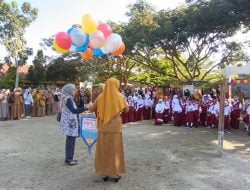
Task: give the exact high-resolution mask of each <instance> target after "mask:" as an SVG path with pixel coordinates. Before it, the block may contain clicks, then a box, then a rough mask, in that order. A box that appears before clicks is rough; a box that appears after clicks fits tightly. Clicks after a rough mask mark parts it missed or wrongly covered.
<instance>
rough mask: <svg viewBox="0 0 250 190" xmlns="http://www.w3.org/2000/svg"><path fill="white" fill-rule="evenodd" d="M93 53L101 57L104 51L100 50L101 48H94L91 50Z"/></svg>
mask: <svg viewBox="0 0 250 190" xmlns="http://www.w3.org/2000/svg"><path fill="white" fill-rule="evenodd" d="M93 54H94V55H95V56H96V57H102V56H104V55H105V53H104V52H103V51H102V50H101V49H94V50H93Z"/></svg>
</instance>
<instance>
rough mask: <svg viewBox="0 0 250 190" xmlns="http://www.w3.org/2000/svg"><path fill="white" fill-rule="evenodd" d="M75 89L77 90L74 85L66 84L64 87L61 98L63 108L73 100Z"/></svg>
mask: <svg viewBox="0 0 250 190" xmlns="http://www.w3.org/2000/svg"><path fill="white" fill-rule="evenodd" d="M74 89H75V85H74V84H66V85H64V86H63V87H62V97H61V102H60V107H61V108H62V106H65V105H66V103H67V99H68V98H71V99H73V95H74Z"/></svg>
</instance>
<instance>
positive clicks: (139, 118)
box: [136, 108, 143, 121]
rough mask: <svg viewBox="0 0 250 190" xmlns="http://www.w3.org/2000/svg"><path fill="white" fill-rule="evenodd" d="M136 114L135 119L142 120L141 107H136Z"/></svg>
mask: <svg viewBox="0 0 250 190" xmlns="http://www.w3.org/2000/svg"><path fill="white" fill-rule="evenodd" d="M136 116H137V121H142V120H143V108H139V109H138V111H137V112H136Z"/></svg>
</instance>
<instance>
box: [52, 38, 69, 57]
mask: <svg viewBox="0 0 250 190" xmlns="http://www.w3.org/2000/svg"><path fill="white" fill-rule="evenodd" d="M53 47H54V48H55V50H56V51H58V52H60V53H63V54H66V53H68V52H69V50H67V49H63V48H60V47H59V46H58V45H57V43H56V41H55V40H54V42H53Z"/></svg>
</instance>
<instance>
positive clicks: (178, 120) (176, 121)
mask: <svg viewBox="0 0 250 190" xmlns="http://www.w3.org/2000/svg"><path fill="white" fill-rule="evenodd" d="M173 118H174V126H175V127H180V126H181V125H182V123H183V122H182V121H181V119H182V113H181V112H179V113H178V112H174V114H173Z"/></svg>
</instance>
